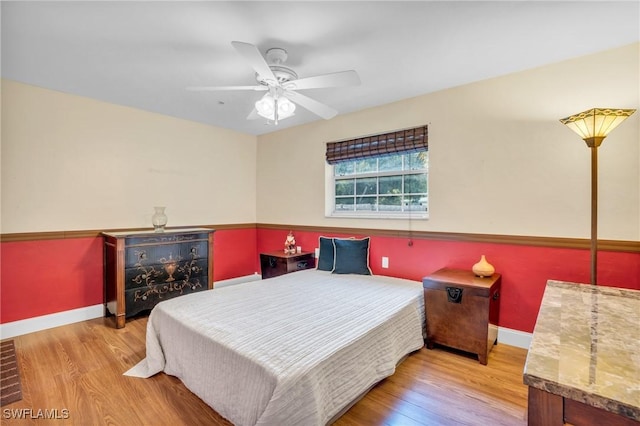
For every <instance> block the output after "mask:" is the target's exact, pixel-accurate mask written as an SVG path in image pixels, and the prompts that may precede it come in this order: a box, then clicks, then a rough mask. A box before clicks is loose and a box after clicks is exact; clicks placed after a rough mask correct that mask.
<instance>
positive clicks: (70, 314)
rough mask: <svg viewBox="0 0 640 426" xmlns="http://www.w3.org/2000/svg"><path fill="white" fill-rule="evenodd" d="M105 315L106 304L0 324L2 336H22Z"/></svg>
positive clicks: (0, 334)
mask: <svg viewBox="0 0 640 426" xmlns="http://www.w3.org/2000/svg"><path fill="white" fill-rule="evenodd" d="M103 316H104V305H102V304H100V305H93V306H87V307H85V308H78V309H72V310H70V311H64V312H57V313H55V314H49V315H42V316H40V317H34V318H28V319H24V320H20V321H13V322H7V323H4V324H0V338H2V339H8V338H10V337H15V336H21V335H23V334H27V333H33V332H36V331H41V330H46V329H49V328H54V327H59V326H61V325H67V324H73V323H75V322H80V321H86V320H90V319H94V318H100V317H103Z"/></svg>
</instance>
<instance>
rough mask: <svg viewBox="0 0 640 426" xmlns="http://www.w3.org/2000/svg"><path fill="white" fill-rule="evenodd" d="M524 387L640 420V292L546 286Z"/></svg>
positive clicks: (550, 283)
mask: <svg viewBox="0 0 640 426" xmlns="http://www.w3.org/2000/svg"><path fill="white" fill-rule="evenodd" d="M524 383H525V384H526V385H529V386H532V387H534V388H538V389H541V390H544V391H547V392H550V393H553V394H556V395H561V396H563V397H565V398H570V399H573V400H575V401H579V402H582V403H585V404H587V405H591V406H594V407H599V408H603V409H605V410H607V411H610V412H613V413H616V414H619V415H622V416H625V417H628V418H631V419H634V420H640V291H637V290H625V289H620V288H613V287H603V286H592V285H587V284H576V283H566V282H560V281H553V280H550V281H548V282H547V287H546V289H545V292H544V296H543V298H542V304H541V306H540V312H539V314H538V319H537V321H536V326H535V329H534V331H533V340H532V342H531V347H530V348H529V353H528V355H527V361H526V363H525V367H524Z"/></svg>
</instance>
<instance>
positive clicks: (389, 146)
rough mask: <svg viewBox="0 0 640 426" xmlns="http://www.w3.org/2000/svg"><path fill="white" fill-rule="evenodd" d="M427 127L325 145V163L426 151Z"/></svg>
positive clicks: (427, 143)
mask: <svg viewBox="0 0 640 426" xmlns="http://www.w3.org/2000/svg"><path fill="white" fill-rule="evenodd" d="M428 149H429V142H428V137H427V126H420V127H415V128H411V129H404V130H398V131H395V132H391V133H384V134H381V135H372V136H365V137H362V138H357V139H350V140H346V141H339V142H328V143H327V163H329V164H337V163H342V162H345V161H353V160H361V159H363V158H374V157H382V156H385V155H392V154H409V153H412V152H419V151H427V150H428Z"/></svg>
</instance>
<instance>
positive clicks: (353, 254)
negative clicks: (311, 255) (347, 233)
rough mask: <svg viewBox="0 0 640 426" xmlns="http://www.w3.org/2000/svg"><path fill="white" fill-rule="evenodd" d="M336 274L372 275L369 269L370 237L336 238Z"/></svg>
mask: <svg viewBox="0 0 640 426" xmlns="http://www.w3.org/2000/svg"><path fill="white" fill-rule="evenodd" d="M333 247H334V249H335V250H334V251H335V261H334V264H333V273H334V274H359V275H371V269H369V237H367V238H363V239H361V240H351V239H350V240H342V239H339V238H334V240H333Z"/></svg>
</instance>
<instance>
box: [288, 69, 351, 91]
mask: <svg viewBox="0 0 640 426" xmlns="http://www.w3.org/2000/svg"><path fill="white" fill-rule="evenodd" d="M359 84H360V77H359V76H358V73H357V72H355V71H353V70H350V71H341V72H334V73H331V74H322V75H317V76H315V77H307V78H301V79H299V80H293V81H289V82H287V83H286V84H285V85H284V86H285V88H286V89H288V90H303V89H321V88H324V87H344V86H358V85H359Z"/></svg>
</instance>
